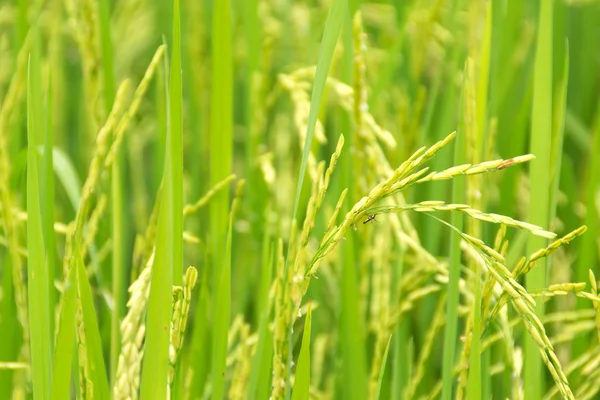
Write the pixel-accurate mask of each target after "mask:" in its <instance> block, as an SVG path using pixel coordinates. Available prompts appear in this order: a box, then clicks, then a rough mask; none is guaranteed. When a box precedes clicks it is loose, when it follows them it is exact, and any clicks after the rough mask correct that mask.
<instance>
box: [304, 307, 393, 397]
mask: <svg viewBox="0 0 600 400" xmlns="http://www.w3.org/2000/svg"><path fill="white" fill-rule="evenodd" d="M311 316H312V308H311V305H310V304H309V305H308V314H306V322H305V323H304V332H303V333H302V347H301V348H300V355H299V356H298V366H297V367H296V379H295V380H294V392H293V394H292V400H304V399H308V392H309V390H310V328H311V326H310V325H311ZM384 364H385V362H384Z"/></svg>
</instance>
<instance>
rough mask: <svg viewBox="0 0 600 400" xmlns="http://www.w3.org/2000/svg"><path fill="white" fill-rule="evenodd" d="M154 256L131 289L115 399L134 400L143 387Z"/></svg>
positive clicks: (123, 322)
mask: <svg viewBox="0 0 600 400" xmlns="http://www.w3.org/2000/svg"><path fill="white" fill-rule="evenodd" d="M153 263H154V257H150V260H149V261H148V264H147V265H146V268H145V269H144V270H143V271H142V273H141V274H140V276H139V278H138V279H137V280H136V281H134V282H133V283H132V284H131V286H130V287H129V300H128V301H127V308H128V311H127V315H126V316H125V318H124V319H123V321H122V322H121V353H120V354H119V361H118V364H117V375H116V377H117V380H116V382H115V387H114V388H113V396H114V399H122V400H128V399H131V400H135V399H137V398H138V389H139V387H140V371H141V367H142V357H143V355H144V352H143V343H144V337H145V334H146V325H145V323H144V317H145V312H146V305H147V303H148V296H149V295H150V278H151V274H152V265H153Z"/></svg>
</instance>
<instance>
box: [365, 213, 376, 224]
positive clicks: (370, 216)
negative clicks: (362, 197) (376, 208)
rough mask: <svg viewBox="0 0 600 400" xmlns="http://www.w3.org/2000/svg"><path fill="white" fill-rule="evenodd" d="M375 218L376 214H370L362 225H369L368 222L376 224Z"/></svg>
mask: <svg viewBox="0 0 600 400" xmlns="http://www.w3.org/2000/svg"><path fill="white" fill-rule="evenodd" d="M376 216H377V214H371V215H369V218H367V219H366V220H365V222H363V224H367V223H369V222H371V221H375V222H377V220H376V219H375V217H376Z"/></svg>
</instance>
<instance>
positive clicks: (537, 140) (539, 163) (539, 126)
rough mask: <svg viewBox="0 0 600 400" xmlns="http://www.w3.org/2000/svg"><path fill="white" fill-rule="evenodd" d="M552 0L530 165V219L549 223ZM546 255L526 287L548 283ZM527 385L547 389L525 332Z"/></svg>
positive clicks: (544, 7)
mask: <svg viewBox="0 0 600 400" xmlns="http://www.w3.org/2000/svg"><path fill="white" fill-rule="evenodd" d="M552 7H553V5H552V1H551V0H542V1H541V6H540V14H539V16H540V18H539V25H538V37H537V49H536V54H535V64H534V82H533V85H534V86H533V107H532V111H531V145H530V146H531V148H530V152H531V153H532V154H534V155H535V156H536V157H537V159H536V160H535V162H533V163H532V164H531V167H530V173H529V174H530V182H531V188H530V193H531V195H530V210H529V222H531V223H533V224H536V225H539V226H542V227H547V226H548V216H549V215H550V214H549V207H550V204H549V199H548V194H549V185H550V177H549V174H548V171H549V170H550V168H551V165H550V155H551V142H552V137H551V132H552V13H553V12H552ZM546 244H547V240H546V239H544V238H541V237H537V236H535V237H531V238H530V239H529V242H528V244H527V252H528V253H529V254H531V253H533V252H534V251H536V250H537V249H540V248H542V247H545V246H546ZM546 260H547V259H546V258H543V259H541V260H539V261H538V263H537V266H536V268H534V269H533V270H532V271H531V272H529V273H528V274H527V277H526V288H527V290H528V291H531V290H539V289H542V288H544V287H546V269H547V261H546ZM535 310H536V314H537V316H538V317H539V318H543V315H544V303H543V302H539V303H537V304H536V308H535ZM524 336H525V337H524V355H523V358H524V360H525V364H524V379H523V381H524V385H525V398H526V399H531V400H536V399H539V398H541V396H542V393H543V392H544V390H545V385H544V380H543V376H542V358H541V356H540V352H539V349H538V345H537V344H536V343H535V342H534V340H533V339H532V338H531V336H530V335H529V334H528V333H527V332H525V334H524Z"/></svg>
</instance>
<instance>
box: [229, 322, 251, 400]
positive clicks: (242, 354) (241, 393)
mask: <svg viewBox="0 0 600 400" xmlns="http://www.w3.org/2000/svg"><path fill="white" fill-rule="evenodd" d="M239 336H240V337H239V344H238V346H237V348H236V350H235V351H234V355H235V356H234V357H235V361H234V362H235V367H234V368H233V377H232V379H231V386H230V388H229V397H228V398H229V399H231V400H243V399H245V398H246V396H247V393H248V378H249V377H250V371H251V367H252V353H251V350H252V346H251V345H250V340H249V339H250V326H249V325H248V324H242V325H241V327H240V333H239Z"/></svg>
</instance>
